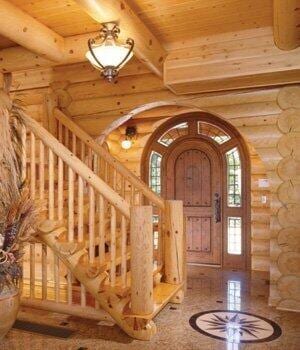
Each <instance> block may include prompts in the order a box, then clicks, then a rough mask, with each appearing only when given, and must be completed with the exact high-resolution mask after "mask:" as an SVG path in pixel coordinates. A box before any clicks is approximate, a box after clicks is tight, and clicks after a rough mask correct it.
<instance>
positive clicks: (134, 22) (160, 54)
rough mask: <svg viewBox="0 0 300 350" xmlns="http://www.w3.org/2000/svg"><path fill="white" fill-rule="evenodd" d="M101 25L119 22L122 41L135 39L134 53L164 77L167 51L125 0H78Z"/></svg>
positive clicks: (153, 70)
mask: <svg viewBox="0 0 300 350" xmlns="http://www.w3.org/2000/svg"><path fill="white" fill-rule="evenodd" d="M76 2H77V3H78V4H79V5H80V6H82V8H83V9H84V10H85V11H86V12H87V13H88V14H89V15H90V16H91V17H92V18H93V19H94V20H96V21H98V22H99V23H105V22H119V25H120V28H121V33H120V39H122V40H126V39H127V38H128V37H130V38H132V39H134V42H135V46H134V53H135V55H136V56H137V58H138V59H139V60H140V61H142V62H143V63H145V64H146V65H147V66H148V67H149V69H150V70H151V71H152V72H153V73H155V74H157V75H158V76H162V75H163V61H164V59H165V57H166V54H167V53H166V51H165V50H164V48H163V47H162V45H161V44H160V42H159V41H158V40H157V39H156V37H155V36H154V35H153V34H152V33H151V32H150V30H149V29H148V28H147V27H146V26H145V25H144V23H143V22H142V21H141V20H140V19H139V17H138V16H137V15H136V14H135V13H134V12H133V10H132V9H131V8H130V7H129V6H128V4H126V2H125V1H124V0H122V1H120V0H110V1H102V0H76Z"/></svg>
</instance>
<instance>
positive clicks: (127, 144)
mask: <svg viewBox="0 0 300 350" xmlns="http://www.w3.org/2000/svg"><path fill="white" fill-rule="evenodd" d="M121 146H122V148H123V149H129V148H131V146H132V141H131V140H123V141H122V143H121Z"/></svg>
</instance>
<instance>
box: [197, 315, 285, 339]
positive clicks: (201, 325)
mask: <svg viewBox="0 0 300 350" xmlns="http://www.w3.org/2000/svg"><path fill="white" fill-rule="evenodd" d="M190 325H191V326H192V327H193V328H194V329H195V330H196V331H198V332H200V333H201V334H204V335H206V336H208V337H211V338H215V339H220V340H224V341H227V342H230V343H258V342H268V341H271V340H274V339H276V338H278V337H280V335H281V329H280V327H279V326H278V325H277V324H276V323H275V322H273V321H271V320H268V319H266V318H264V317H261V316H257V315H253V314H250V313H247V312H241V311H227V310H211V311H205V312H200V313H198V314H195V315H193V316H192V317H191V318H190Z"/></svg>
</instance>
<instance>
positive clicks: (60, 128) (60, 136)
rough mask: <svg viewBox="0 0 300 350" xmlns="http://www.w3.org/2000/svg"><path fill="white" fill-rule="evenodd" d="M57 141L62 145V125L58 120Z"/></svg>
mask: <svg viewBox="0 0 300 350" xmlns="http://www.w3.org/2000/svg"><path fill="white" fill-rule="evenodd" d="M58 141H59V142H60V143H63V125H62V123H61V122H60V121H59V120H58Z"/></svg>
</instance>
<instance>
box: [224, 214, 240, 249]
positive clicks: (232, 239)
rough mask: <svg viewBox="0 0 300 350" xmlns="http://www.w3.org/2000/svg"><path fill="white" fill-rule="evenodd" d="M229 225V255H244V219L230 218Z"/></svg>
mask: <svg viewBox="0 0 300 350" xmlns="http://www.w3.org/2000/svg"><path fill="white" fill-rule="evenodd" d="M227 223H228V225H227V252H228V254H235V255H241V254H242V218H239V217H229V218H228V222H227Z"/></svg>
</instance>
